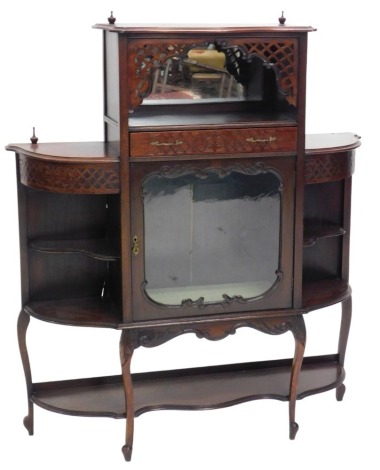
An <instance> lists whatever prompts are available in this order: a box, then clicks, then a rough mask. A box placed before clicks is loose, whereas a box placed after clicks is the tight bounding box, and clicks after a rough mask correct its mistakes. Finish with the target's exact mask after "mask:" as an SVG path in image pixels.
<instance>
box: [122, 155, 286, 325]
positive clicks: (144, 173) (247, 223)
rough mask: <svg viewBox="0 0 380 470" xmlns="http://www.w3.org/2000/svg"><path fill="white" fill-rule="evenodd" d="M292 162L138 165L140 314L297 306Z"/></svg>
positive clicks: (136, 283)
mask: <svg viewBox="0 0 380 470" xmlns="http://www.w3.org/2000/svg"><path fill="white" fill-rule="evenodd" d="M294 165H295V159H294V158H293V157H281V158H269V157H266V158H263V159H259V158H255V159H251V158H247V159H238V160H220V161H215V160H213V161H199V160H198V161H193V162H185V161H183V162H175V163H171V162H169V163H166V162H154V163H134V164H132V172H131V175H132V176H131V185H132V191H131V193H132V195H133V196H132V234H131V235H132V240H133V242H132V246H131V250H132V285H133V320H134V321H140V320H158V319H163V318H179V317H188V316H197V315H202V316H204V315H212V314H221V313H231V312H242V311H253V310H261V309H276V308H280V307H281V308H287V307H291V306H292V274H293V219H294V211H293V204H294Z"/></svg>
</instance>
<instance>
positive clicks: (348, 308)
mask: <svg viewBox="0 0 380 470" xmlns="http://www.w3.org/2000/svg"><path fill="white" fill-rule="evenodd" d="M351 318H352V297H351V296H350V297H348V299H346V300H343V302H342V319H341V323H340V332H339V343H338V356H339V364H340V365H341V366H342V368H343V367H344V359H345V356H346V349H347V341H348V335H349V332H350V326H351ZM345 392H346V386H345V385H344V384H343V383H342V384H340V385H339V386H338V387H337V389H336V399H337V400H338V401H342V400H343V397H344V394H345Z"/></svg>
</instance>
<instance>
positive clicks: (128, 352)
mask: <svg viewBox="0 0 380 470" xmlns="http://www.w3.org/2000/svg"><path fill="white" fill-rule="evenodd" d="M134 349H135V346H134V335H133V333H132V332H131V331H128V330H123V331H122V333H121V337H120V363H121V371H122V375H123V383H124V396H125V408H126V413H125V414H126V418H127V423H126V433H125V445H124V446H123V447H122V449H121V450H122V452H123V455H124V458H125V460H126V461H127V462H129V461H130V460H131V458H132V448H133V429H134V419H135V405H134V394H133V383H132V376H131V361H132V356H133V351H134Z"/></svg>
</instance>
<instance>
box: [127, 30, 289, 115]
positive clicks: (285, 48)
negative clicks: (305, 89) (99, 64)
mask: <svg viewBox="0 0 380 470" xmlns="http://www.w3.org/2000/svg"><path fill="white" fill-rule="evenodd" d="M210 44H213V45H214V46H215V48H216V49H217V50H219V51H223V52H224V53H225V54H226V68H227V71H228V72H229V73H230V74H231V75H233V76H234V78H235V79H236V80H237V81H238V82H239V83H242V84H245V80H246V73H247V70H246V65H247V64H249V63H250V62H252V60H253V59H254V58H255V57H259V58H260V59H261V60H262V61H263V65H264V66H265V67H267V68H273V69H274V71H275V74H276V79H277V82H278V87H279V91H280V92H281V93H282V94H283V95H285V97H286V100H287V101H288V102H289V104H292V105H295V104H296V97H297V55H298V50H297V49H298V48H297V41H296V40H295V39H281V40H280V39H266V38H260V39H249V38H232V39H210V40H207V39H206V40H205V41H203V42H197V43H194V41H193V40H191V39H178V40H176V39H173V40H172V41H171V42H170V43H169V42H165V43H164V42H162V41H160V40H149V41H148V40H146V41H143V40H131V42H130V44H129V52H128V53H129V70H130V71H131V75H130V84H129V85H130V86H129V88H130V98H129V99H130V108H131V109H136V108H137V107H138V106H139V105H140V104H141V102H142V100H143V99H144V98H146V97H147V96H148V95H149V94H150V92H151V90H152V86H153V76H154V72H155V71H156V70H157V69H158V68H164V67H165V66H166V63H167V61H168V60H169V59H174V58H176V59H179V60H181V59H184V58H186V56H187V52H188V51H189V50H190V49H191V48H194V47H205V46H206V47H207V46H208V45H210Z"/></svg>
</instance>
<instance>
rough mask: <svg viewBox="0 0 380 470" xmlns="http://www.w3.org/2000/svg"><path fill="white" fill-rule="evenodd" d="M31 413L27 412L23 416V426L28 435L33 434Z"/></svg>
mask: <svg viewBox="0 0 380 470" xmlns="http://www.w3.org/2000/svg"><path fill="white" fill-rule="evenodd" d="M33 421H34V420H33V414H31V415H30V414H29V415H27V416H25V418H24V421H23V422H24V426H25V427H26V429H27V431H28V433H29V436H33V434H34V423H33Z"/></svg>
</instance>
